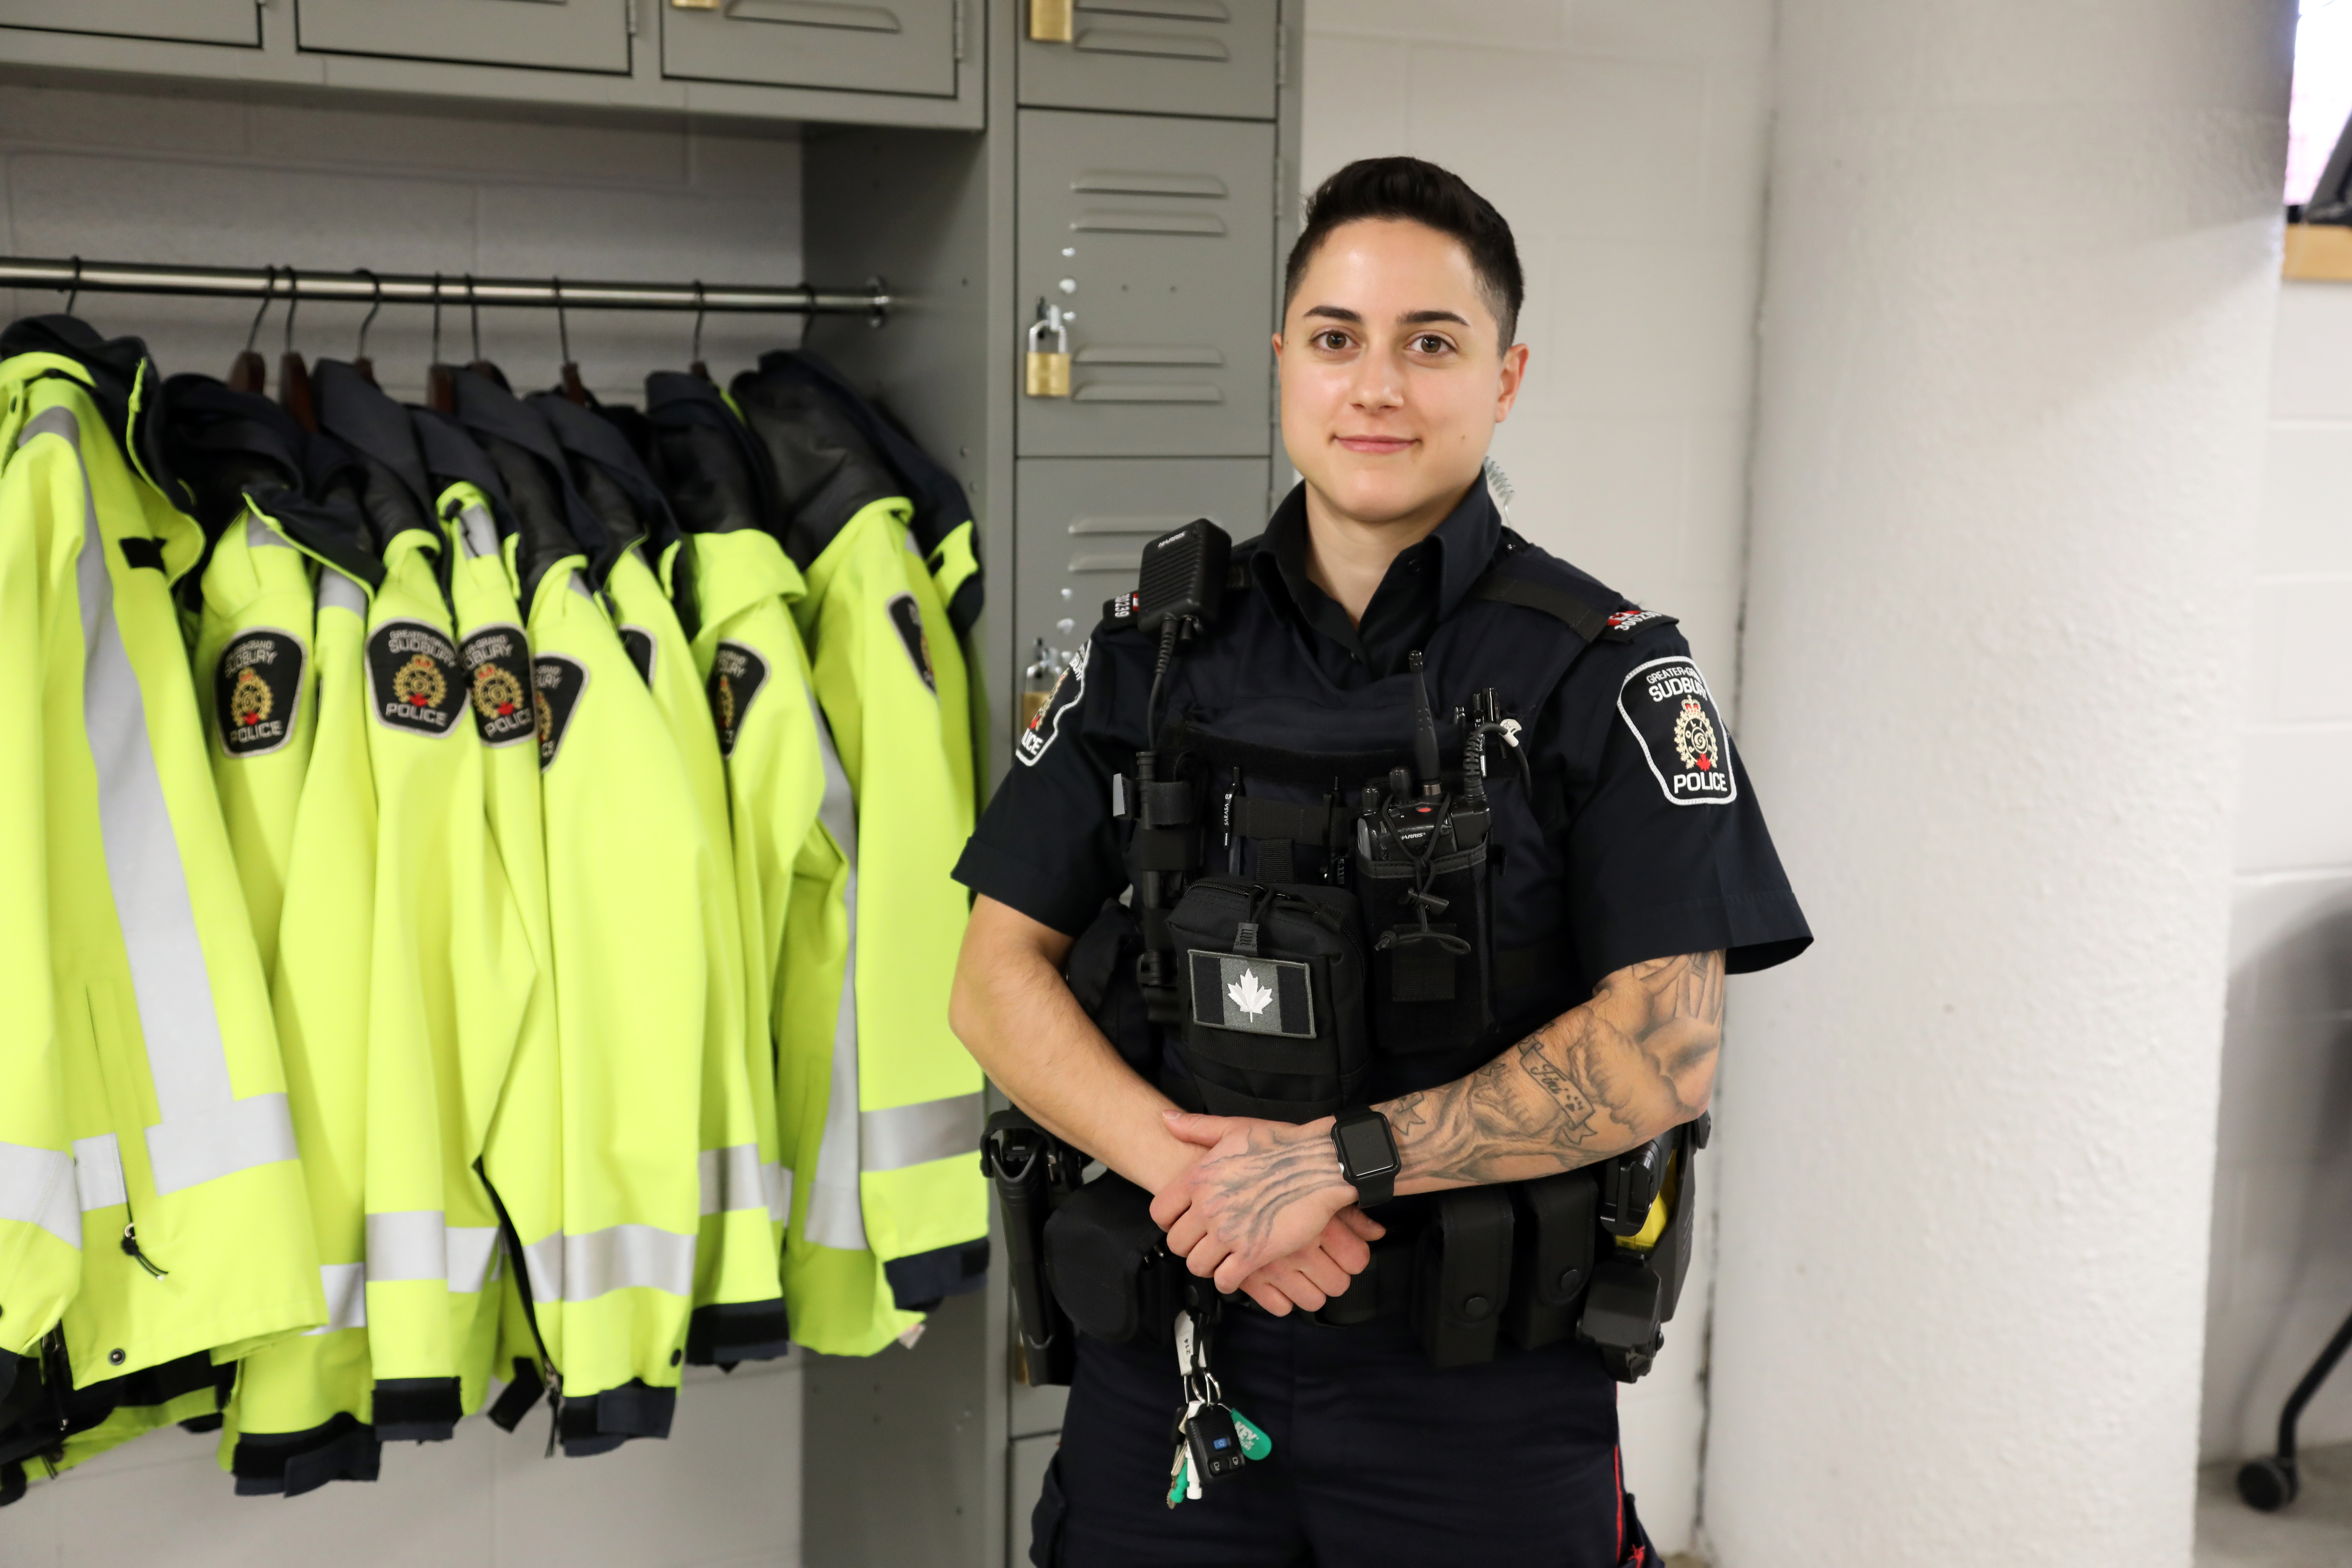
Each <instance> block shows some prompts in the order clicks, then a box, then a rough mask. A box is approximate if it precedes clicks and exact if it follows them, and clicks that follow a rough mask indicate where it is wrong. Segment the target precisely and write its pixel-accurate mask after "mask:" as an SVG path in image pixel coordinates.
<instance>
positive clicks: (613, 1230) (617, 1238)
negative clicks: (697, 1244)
mask: <svg viewBox="0 0 2352 1568" xmlns="http://www.w3.org/2000/svg"><path fill="white" fill-rule="evenodd" d="M632 1286H642V1287H645V1288H646V1289H655V1290H667V1292H669V1293H670V1294H671V1295H673V1296H691V1295H693V1294H694V1237H690V1236H679V1235H677V1234H675V1233H674V1232H671V1231H667V1230H660V1229H656V1227H654V1226H649V1225H615V1226H607V1227H606V1228H605V1229H603V1230H592V1231H590V1232H589V1233H588V1234H587V1235H585V1236H567V1237H564V1238H563V1300H566V1301H593V1300H595V1299H596V1298H597V1297H599V1296H602V1295H604V1294H606V1293H607V1292H609V1291H613V1290H625V1289H629V1288H630V1287H632Z"/></svg>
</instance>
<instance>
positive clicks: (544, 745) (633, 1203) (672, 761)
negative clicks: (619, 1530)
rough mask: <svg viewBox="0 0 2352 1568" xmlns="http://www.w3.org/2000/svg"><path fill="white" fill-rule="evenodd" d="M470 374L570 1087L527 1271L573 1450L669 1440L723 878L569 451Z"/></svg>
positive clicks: (474, 431)
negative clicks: (535, 813)
mask: <svg viewBox="0 0 2352 1568" xmlns="http://www.w3.org/2000/svg"><path fill="white" fill-rule="evenodd" d="M457 416H458V419H459V421H460V423H461V424H463V425H464V426H465V427H466V429H467V433H468V434H469V435H471V436H472V437H473V438H474V440H475V443H476V444H477V445H478V446H479V447H481V448H482V450H483V451H484V452H485V453H486V454H487V455H488V457H489V458H490V460H491V462H492V464H493V465H494V466H495V467H496V468H497V469H498V471H499V479H500V481H501V483H502V486H503V488H504V490H505V492H506V500H507V503H508V506H509V510H510V512H511V515H512V521H513V526H514V528H515V531H516V537H515V546H514V548H515V552H516V554H515V561H516V565H517V569H518V573H519V577H520V584H521V587H522V593H521V595H520V597H521V601H522V603H523V604H524V605H525V607H526V610H527V614H528V619H527V621H526V623H525V626H526V630H527V631H528V632H529V633H530V647H531V658H532V667H533V668H532V679H533V696H534V698H535V700H536V701H537V703H538V716H539V743H540V763H541V805H542V809H543V811H544V813H545V817H546V834H547V872H548V907H549V910H550V914H551V933H552V940H553V948H554V961H555V979H556V986H555V995H556V1028H557V1035H558V1038H559V1041H560V1050H559V1056H560V1058H561V1064H562V1074H561V1076H562V1099H561V1102H560V1104H558V1105H557V1106H555V1107H553V1108H551V1110H552V1114H551V1115H549V1116H547V1117H545V1118H544V1120H543V1123H542V1130H541V1131H538V1132H537V1133H535V1134H533V1135H534V1136H537V1137H541V1138H544V1139H547V1140H549V1141H550V1142H551V1143H552V1144H553V1145H554V1146H555V1147H557V1148H559V1149H560V1151H561V1159H560V1162H559V1163H558V1166H557V1168H558V1169H559V1170H560V1172H561V1181H562V1213H563V1224H562V1231H561V1232H560V1234H559V1235H557V1236H555V1237H550V1238H548V1240H547V1241H545V1242H542V1243H541V1245H539V1246H537V1247H532V1246H530V1245H526V1246H525V1247H523V1249H522V1250H523V1267H524V1269H525V1271H526V1272H527V1275H528V1287H529V1291H530V1303H531V1306H532V1309H533V1310H534V1312H535V1314H536V1315H537V1316H538V1318H539V1319H540V1323H541V1337H542V1342H543V1344H544V1346H545V1350H546V1359H547V1360H548V1361H549V1362H550V1363H551V1365H552V1370H553V1373H554V1374H555V1375H554V1377H553V1378H552V1379H551V1383H552V1385H553V1389H554V1392H555V1393H556V1394H557V1396H558V1401H559V1403H558V1407H557V1418H556V1419H557V1429H558V1432H559V1434H560V1436H561V1437H562V1442H563V1445H564V1448H565V1451H566V1452H568V1453H572V1454H575V1455H578V1454H593V1453H599V1452H603V1451H605V1450H607V1449H610V1448H612V1447H617V1446H618V1445H620V1444H621V1443H623V1442H625V1441H627V1440H628V1439H629V1438H631V1437H658V1436H667V1434H668V1431H669V1422H670V1416H671V1414H672V1411H673V1409H674V1408H675V1405H676V1400H677V1384H678V1368H679V1364H680V1363H682V1362H683V1361H684V1359H685V1346H686V1335H687V1326H688V1314H689V1311H690V1310H691V1307H692V1300H693V1294H694V1285H695V1245H696V1237H697V1233H698V1229H699V1226H700V1216H701V1210H702V1184H701V1160H700V1152H701V1143H702V1140H701V1137H700V1129H701V1125H702V1100H703V1096H702V1081H701V1069H700V1064H701V1062H702V1061H703V1059H704V1052H705V1050H706V1049H707V1048H708V1027H707V1026H708V1016H707V1002H708V995H709V981H708V973H709V967H708V966H709V963H710V953H709V940H708V937H707V935H706V933H707V932H708V931H709V929H710V925H709V921H708V919H707V917H706V914H705V902H706V900H715V898H716V889H715V887H714V886H713V884H712V882H711V880H710V879H709V876H708V875H707V867H708V864H709V851H708V839H707V836H706V835H705V833H704V831H703V829H702V826H701V824H700V823H699V821H698V819H697V816H696V808H695V803H694V795H693V789H692V786H691V785H690V784H688V780H687V775H686V769H685V766H684V764H683V763H681V762H680V761H679V758H678V754H677V747H676V745H675V744H674V743H672V742H671V740H670V738H669V731H668V728H667V725H665V724H664V722H663V721H662V716H661V712H660V710H659V708H658V707H657V706H656V703H655V701H654V699H653V695H652V693H651V692H650V691H648V690H647V689H646V684H645V681H644V679H642V678H641V677H640V676H639V675H638V673H637V671H636V668H635V665H634V664H633V663H632V661H631V660H630V658H629V655H628V652H627V650H626V649H625V647H623V646H622V642H621V638H620V635H619V632H618V631H617V630H616V628H615V627H614V625H613V622H612V620H611V619H610V618H608V616H607V615H606V612H605V609H604V603H603V601H602V599H601V597H600V596H599V595H598V594H597V592H596V590H595V588H594V587H593V584H591V583H590V582H589V579H588V576H587V574H586V570H585V569H586V566H587V564H588V560H589V552H588V550H587V549H586V547H585V546H583V543H582V542H581V537H580V536H581V535H582V534H583V533H591V534H593V533H594V532H595V531H596V530H595V525H594V523H593V520H591V519H590V518H588V517H587V516H586V515H585V513H584V508H583V504H582V503H581V501H580V500H579V498H578V496H577V495H576V493H574V492H573V491H572V487H571V482H570V479H568V477H567V476H566V474H565V471H564V463H563V458H562V452H561V450H560V449H559V448H558V447H556V445H555V443H554V441H553V440H552V438H551V437H549V435H548V433H547V427H546V426H545V425H544V424H543V423H541V421H540V420H539V418H538V417H537V416H534V415H533V414H532V413H531V412H530V409H528V408H526V407H525V406H524V405H522V404H521V403H520V402H519V401H517V400H516V399H515V398H514V397H513V396H512V395H509V394H508V393H507V392H506V391H505V390H504V389H503V388H501V387H499V386H498V385H496V384H494V383H491V382H490V381H488V379H487V378H485V377H483V376H480V375H477V374H472V373H470V372H460V373H459V374H458V375H457ZM737 1048H738V1049H740V1047H737ZM681 1064H685V1068H686V1070H680V1069H681ZM502 1110H503V1108H502ZM499 1130H500V1132H501V1135H502V1136H503V1135H504V1133H505V1131H506V1130H507V1128H506V1117H505V1116H504V1115H503V1113H502V1114H501V1117H500V1129H499ZM496 1180H497V1178H496V1177H495V1175H494V1176H493V1181H494V1182H495V1181H496ZM499 1193H500V1195H501V1197H504V1196H505V1195H506V1194H505V1189H504V1187H503V1185H501V1186H500V1187H499ZM551 1315H554V1316H560V1318H561V1328H560V1330H559V1331H557V1333H556V1334H549V1333H548V1332H547V1320H548V1319H549V1317H550V1316H551ZM559 1346H560V1348H559Z"/></svg>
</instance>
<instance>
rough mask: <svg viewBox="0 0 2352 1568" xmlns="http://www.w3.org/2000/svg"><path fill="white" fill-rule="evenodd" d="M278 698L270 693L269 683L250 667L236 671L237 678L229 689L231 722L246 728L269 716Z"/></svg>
mask: <svg viewBox="0 0 2352 1568" xmlns="http://www.w3.org/2000/svg"><path fill="white" fill-rule="evenodd" d="M277 706H278V700H277V699H276V698H274V697H272V696H270V695H269V683H268V681H266V680H264V679H261V677H259V676H257V675H256V674H254V673H253V670H252V669H251V668H250V667H248V668H244V669H240V670H238V671H237V672H236V680H234V681H232V682H231V683H230V685H229V689H228V718H229V722H230V723H232V724H235V725H236V727H237V728H238V729H240V730H244V729H248V728H250V727H252V726H253V725H256V724H258V723H260V722H261V721H263V720H264V719H267V718H268V717H269V712H270V710H271V709H273V708H275V707H277Z"/></svg>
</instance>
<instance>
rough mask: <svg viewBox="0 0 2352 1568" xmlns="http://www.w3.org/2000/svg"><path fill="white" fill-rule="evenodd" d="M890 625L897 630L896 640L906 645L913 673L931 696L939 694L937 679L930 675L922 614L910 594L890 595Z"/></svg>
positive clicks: (928, 647)
mask: <svg viewBox="0 0 2352 1568" xmlns="http://www.w3.org/2000/svg"><path fill="white" fill-rule="evenodd" d="M890 624H891V625H892V626H895V627H897V628H898V640H899V641H900V642H901V643H903V644H905V645H906V648H907V658H908V662H909V663H911V664H912V665H914V667H915V673H916V674H917V675H919V676H921V677H922V678H923V684H924V685H925V686H926V687H928V688H929V689H930V693H931V695H932V696H934V697H937V696H938V695H939V694H940V682H939V678H938V677H937V676H935V675H933V674H932V673H931V639H930V638H929V637H927V636H925V635H924V632H923V612H922V609H921V607H920V606H919V605H917V604H916V603H915V595H912V594H893V595H890Z"/></svg>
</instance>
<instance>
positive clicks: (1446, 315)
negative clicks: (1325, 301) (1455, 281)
mask: <svg viewBox="0 0 2352 1568" xmlns="http://www.w3.org/2000/svg"><path fill="white" fill-rule="evenodd" d="M1300 314H1302V315H1307V316H1321V317H1324V318H1326V319H1328V320H1330V321H1346V322H1349V323H1350V324H1351V325H1354V326H1359V327H1360V326H1362V325H1363V324H1364V318H1363V317H1362V316H1361V315H1360V313H1358V312H1357V311H1354V310H1349V309H1348V308H1347V307H1346V306H1345V305H1309V306H1308V307H1307V309H1306V310H1303V311H1301V312H1300ZM1397 321H1398V322H1399V323H1400V324H1402V325H1403V326H1408V327H1425V326H1427V325H1429V324H1430V323H1431V322H1432V321H1453V322H1454V323H1456V324H1457V325H1460V326H1465V327H1466V326H1468V325H1469V324H1470V319H1469V318H1468V317H1467V316H1465V315H1463V314H1462V313H1461V312H1459V311H1457V310H1407V311H1406V312H1405V313H1404V314H1403V315H1402V316H1399V317H1398V318H1397Z"/></svg>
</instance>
